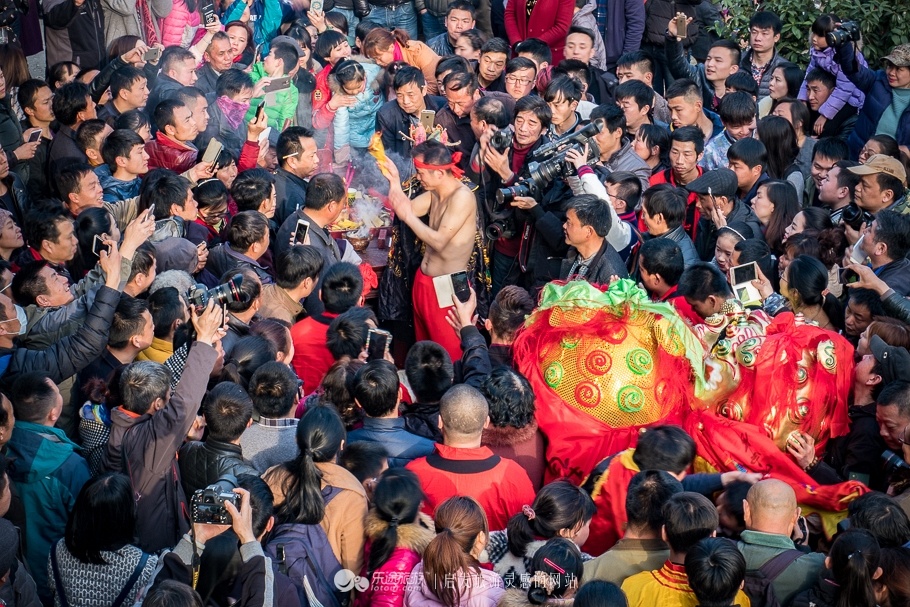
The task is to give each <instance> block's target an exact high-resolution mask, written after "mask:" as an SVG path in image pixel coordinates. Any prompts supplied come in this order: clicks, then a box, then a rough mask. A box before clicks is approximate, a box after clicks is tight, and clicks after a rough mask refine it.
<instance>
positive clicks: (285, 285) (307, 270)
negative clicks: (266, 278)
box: [275, 245, 325, 289]
mask: <svg viewBox="0 0 910 607" xmlns="http://www.w3.org/2000/svg"><path fill="white" fill-rule="evenodd" d="M324 264H325V260H324V259H323V257H322V254H321V253H319V251H318V250H317V249H316V248H315V247H311V246H309V245H295V246H293V247H291V248H289V249H287V250H286V251H283V252H281V253H279V254H278V257H277V258H276V259H275V283H276V284H277V285H278V286H279V287H281V288H282V289H296V288H297V287H299V286H300V283H302V282H303V281H304V280H306V279H307V278H312V279H313V280H314V281H315V280H316V279H317V278H318V277H319V273H320V272H322V268H323V265H324Z"/></svg>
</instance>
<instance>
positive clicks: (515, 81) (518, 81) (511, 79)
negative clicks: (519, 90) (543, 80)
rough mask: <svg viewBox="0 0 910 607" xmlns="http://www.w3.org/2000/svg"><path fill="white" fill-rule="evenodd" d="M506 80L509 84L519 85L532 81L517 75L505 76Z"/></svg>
mask: <svg viewBox="0 0 910 607" xmlns="http://www.w3.org/2000/svg"><path fill="white" fill-rule="evenodd" d="M506 82H508V83H510V84H520V85H521V86H527V85H529V84H531V82H533V81H532V80H525V79H524V78H519V77H517V76H506Z"/></svg>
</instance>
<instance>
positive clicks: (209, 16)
mask: <svg viewBox="0 0 910 607" xmlns="http://www.w3.org/2000/svg"><path fill="white" fill-rule="evenodd" d="M199 11H200V12H201V13H202V23H203V25H209V24H211V23H214V22H215V4H214V3H213V2H211V0H209V1H207V2H205V3H204V4H202V5H201V6H200V7H199Z"/></svg>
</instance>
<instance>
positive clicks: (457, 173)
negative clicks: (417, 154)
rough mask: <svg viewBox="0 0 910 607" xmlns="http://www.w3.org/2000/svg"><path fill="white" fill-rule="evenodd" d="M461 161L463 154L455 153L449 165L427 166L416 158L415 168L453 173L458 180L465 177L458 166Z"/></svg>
mask: <svg viewBox="0 0 910 607" xmlns="http://www.w3.org/2000/svg"><path fill="white" fill-rule="evenodd" d="M460 160H461V152H454V153H453V154H452V162H450V163H449V164H427V163H426V162H421V161H420V160H417V159H416V158H415V159H414V168H417V169H426V170H429V171H452V175H454V176H455V178H456V179H461V178H462V176H463V175H464V171H462V170H461V168H459V166H458V162H459V161H460Z"/></svg>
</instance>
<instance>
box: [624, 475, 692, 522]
mask: <svg viewBox="0 0 910 607" xmlns="http://www.w3.org/2000/svg"><path fill="white" fill-rule="evenodd" d="M682 491H683V487H682V483H680V482H679V481H678V480H676V479H675V478H674V477H673V476H671V475H670V473H669V472H667V471H665V470H641V471H640V472H637V473H636V474H635V476H633V477H632V480H630V481H629V487H628V490H627V491H626V518H627V519H628V522H629V528H634V529H636V530H638V531H642V530H647V531H652V532H655V533H660V528H661V526H662V525H663V524H664V519H663V505H664V504H665V503H666V502H667V500H669V499H670V497H671V496H673V495H675V494H677V493H682Z"/></svg>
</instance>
